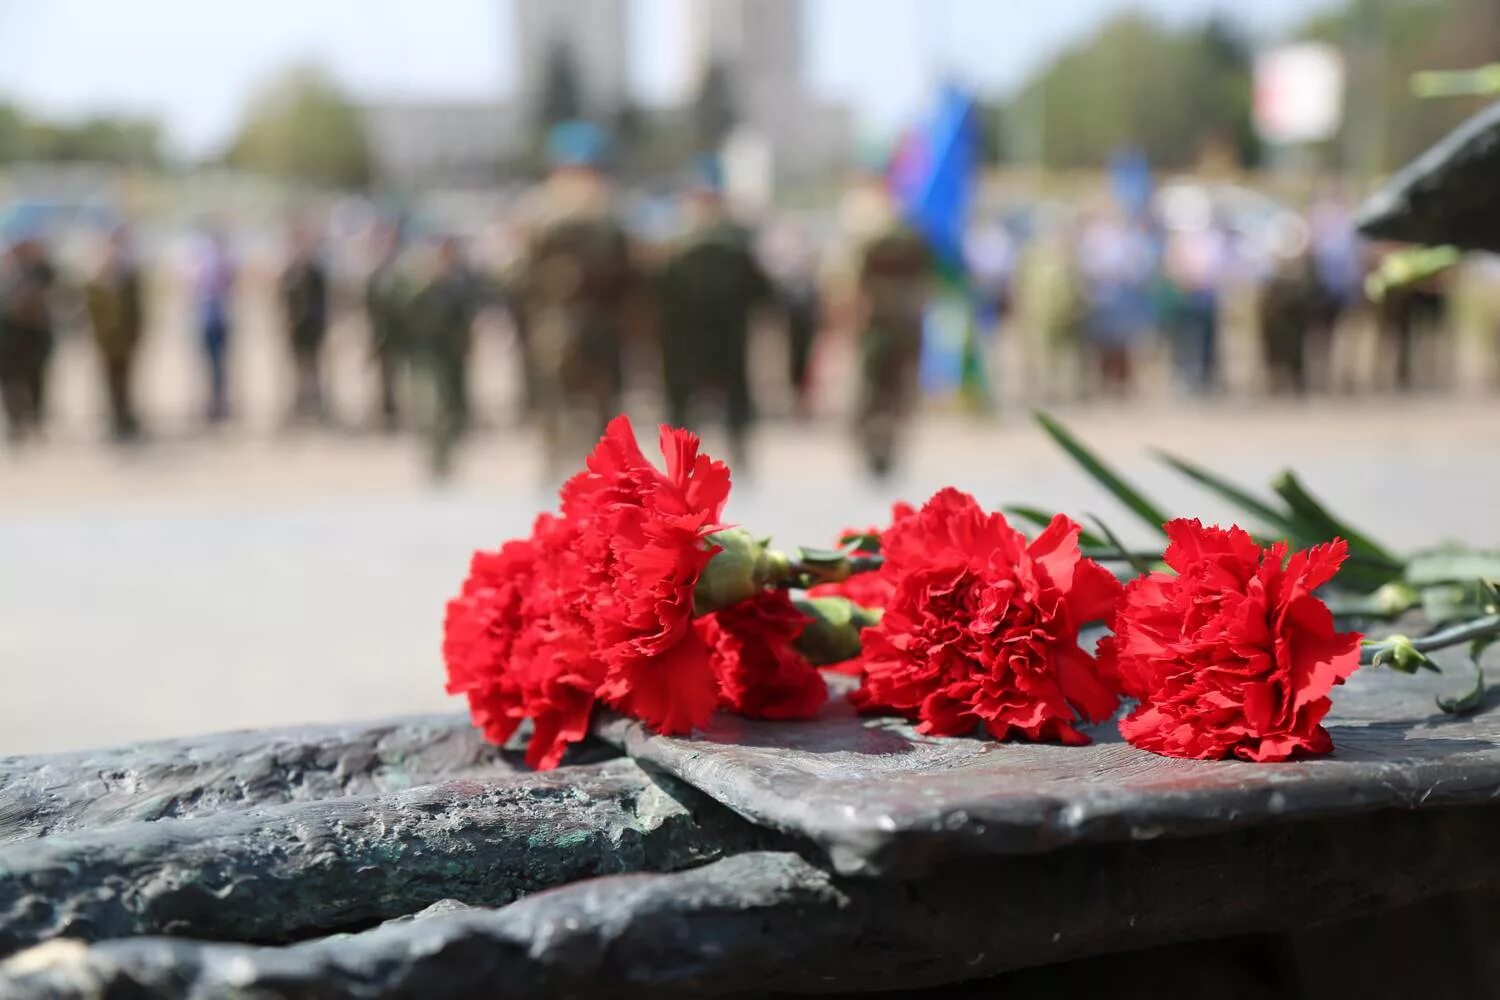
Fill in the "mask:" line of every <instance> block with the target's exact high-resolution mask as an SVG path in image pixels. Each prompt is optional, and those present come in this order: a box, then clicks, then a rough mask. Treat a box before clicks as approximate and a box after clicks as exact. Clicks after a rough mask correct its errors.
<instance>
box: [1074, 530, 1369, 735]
mask: <svg viewBox="0 0 1500 1000" xmlns="http://www.w3.org/2000/svg"><path fill="white" fill-rule="evenodd" d="M1166 531H1167V538H1168V541H1169V544H1168V546H1167V551H1166V553H1165V556H1164V558H1165V561H1166V563H1167V565H1168V566H1170V567H1171V568H1172V569H1174V570H1176V573H1175V574H1172V573H1151V574H1148V575H1146V576H1143V577H1140V578H1138V579H1136V580H1134V581H1132V582H1131V583H1130V585H1129V586H1128V587H1126V588H1125V596H1124V598H1123V599H1122V600H1121V602H1120V606H1119V610H1118V611H1117V612H1116V614H1115V619H1114V633H1115V634H1114V635H1113V636H1112V637H1111V638H1110V639H1108V640H1106V643H1105V645H1104V647H1103V648H1102V650H1101V659H1102V660H1103V661H1104V663H1105V665H1106V666H1107V668H1108V669H1110V670H1111V671H1112V672H1114V673H1116V674H1118V676H1119V679H1120V683H1121V685H1122V686H1123V687H1124V690H1125V693H1126V694H1128V695H1130V696H1131V697H1133V698H1135V699H1137V700H1138V701H1139V705H1138V706H1137V707H1136V708H1135V710H1134V711H1132V712H1131V713H1130V714H1129V715H1128V716H1127V717H1126V718H1125V719H1123V720H1121V722H1120V732H1121V733H1122V734H1123V735H1124V736H1125V738H1126V739H1127V740H1129V741H1130V742H1131V743H1133V744H1134V745H1136V746H1138V747H1141V748H1142V749H1145V750H1153V751H1155V752H1157V753H1161V754H1166V755H1168V756H1172V757H1197V758H1213V759H1217V758H1223V757H1228V756H1231V755H1233V756H1236V757H1242V758H1244V759H1246V760H1255V761H1274V760H1286V759H1287V758H1289V757H1291V756H1293V755H1295V754H1319V753H1327V752H1328V751H1329V750H1331V749H1333V741H1332V739H1331V738H1330V737H1329V735H1328V731H1327V730H1326V729H1324V728H1323V726H1322V725H1321V722H1322V719H1323V716H1324V715H1326V714H1327V713H1328V708H1329V705H1330V704H1331V703H1330V701H1329V698H1328V692H1329V691H1330V690H1332V688H1333V686H1334V685H1335V684H1342V683H1343V682H1344V679H1345V678H1346V677H1348V676H1349V675H1350V674H1352V673H1354V671H1355V670H1356V669H1357V668H1358V667H1359V644H1360V635H1359V633H1357V632H1335V631H1334V629H1333V615H1332V614H1331V613H1330V612H1329V610H1328V606H1327V605H1325V604H1324V603H1323V602H1322V601H1321V600H1319V599H1318V597H1317V595H1316V594H1315V593H1314V591H1316V590H1317V588H1319V587H1321V586H1322V585H1323V584H1325V583H1327V582H1328V581H1329V580H1331V579H1333V577H1334V575H1335V574H1336V573H1337V572H1338V570H1339V566H1340V565H1341V564H1342V563H1343V561H1344V557H1345V556H1346V555H1347V554H1348V545H1347V544H1346V543H1345V542H1344V541H1342V540H1339V539H1336V540H1334V541H1333V542H1330V543H1328V544H1324V545H1314V546H1312V547H1311V548H1309V549H1306V550H1304V551H1302V552H1297V553H1295V554H1294V555H1292V557H1291V558H1290V559H1288V558H1287V555H1286V553H1287V546H1286V545H1285V543H1280V542H1278V543H1276V544H1274V545H1271V546H1269V547H1267V548H1264V549H1262V548H1261V547H1260V546H1258V545H1256V544H1255V541H1254V539H1252V538H1251V537H1250V536H1249V535H1248V534H1246V533H1245V532H1244V531H1242V530H1241V529H1240V528H1238V527H1231V528H1228V529H1222V528H1218V527H1212V528H1205V527H1204V526H1203V525H1202V524H1200V523H1199V522H1198V521H1196V520H1186V519H1182V520H1176V521H1170V522H1168V523H1167V525H1166Z"/></svg>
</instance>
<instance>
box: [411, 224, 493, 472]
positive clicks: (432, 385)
mask: <svg viewBox="0 0 1500 1000" xmlns="http://www.w3.org/2000/svg"><path fill="white" fill-rule="evenodd" d="M480 299H481V289H480V285H479V281H478V279H477V278H476V277H475V275H474V273H473V272H472V271H471V270H470V269H469V266H468V264H467V263H466V262H465V261H464V256H463V249H462V247H461V246H460V244H459V241H458V240H457V239H456V238H454V237H451V236H450V237H447V238H445V239H444V240H443V241H442V242H441V243H440V244H439V245H438V248H437V254H436V260H435V262H434V266H433V270H432V273H431V275H430V277H429V278H428V280H427V281H426V282H425V283H424V284H423V285H422V287H421V289H420V290H419V291H418V292H417V293H416V295H415V297H414V298H413V300H412V302H411V311H410V317H411V319H410V332H411V349H412V360H413V361H414V363H415V366H416V371H417V374H418V376H419V377H420V380H421V384H422V386H423V388H424V389H425V393H424V395H425V402H426V406H425V408H424V409H425V414H424V421H423V422H424V425H425V430H426V436H427V441H428V449H429V450H428V456H429V460H430V463H431V469H432V474H433V476H434V477H436V478H439V479H441V478H445V477H446V476H447V475H448V474H449V473H450V472H451V471H452V469H453V451H454V448H455V446H456V445H457V444H458V441H459V439H460V438H461V437H462V436H463V434H464V432H465V431H466V430H467V429H468V426H469V383H468V377H469V350H470V347H471V345H472V341H473V326H474V318H475V316H476V315H477V314H478V312H479V307H480Z"/></svg>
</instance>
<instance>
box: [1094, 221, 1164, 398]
mask: <svg viewBox="0 0 1500 1000" xmlns="http://www.w3.org/2000/svg"><path fill="white" fill-rule="evenodd" d="M1077 255H1078V258H1077V266H1078V273H1079V277H1080V279H1081V281H1082V285H1083V291H1084V300H1085V302H1086V303H1087V305H1086V309H1087V313H1086V318H1085V320H1084V329H1085V331H1086V333H1087V335H1088V342H1089V347H1090V348H1091V350H1092V351H1093V353H1094V356H1095V358H1096V360H1097V370H1098V377H1099V380H1100V382H1101V384H1102V388H1103V390H1104V391H1105V392H1107V393H1110V394H1112V395H1115V396H1121V397H1123V396H1128V395H1130V394H1131V393H1132V392H1133V391H1134V389H1135V355H1136V353H1137V352H1138V351H1139V350H1140V349H1141V346H1142V345H1143V344H1144V343H1145V341H1146V340H1147V339H1148V338H1149V337H1150V335H1151V331H1152V327H1153V323H1154V320H1155V306H1154V303H1153V300H1152V286H1153V282H1154V279H1155V275H1156V266H1157V261H1156V250H1155V247H1154V246H1153V244H1152V241H1151V237H1150V235H1149V234H1148V233H1147V232H1146V229H1145V227H1144V226H1142V225H1141V224H1140V223H1138V222H1132V221H1131V220H1129V219H1128V218H1126V216H1125V215H1124V213H1123V212H1122V211H1119V210H1118V209H1114V210H1110V211H1106V212H1103V213H1100V214H1097V215H1096V216H1095V217H1094V218H1093V219H1092V221H1090V222H1089V223H1087V224H1086V225H1085V227H1084V230H1083V234H1082V236H1081V238H1080V239H1079V243H1078V248H1077Z"/></svg>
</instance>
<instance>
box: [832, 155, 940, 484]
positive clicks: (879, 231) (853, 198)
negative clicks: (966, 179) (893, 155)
mask: <svg viewBox="0 0 1500 1000" xmlns="http://www.w3.org/2000/svg"><path fill="white" fill-rule="evenodd" d="M841 216H842V218H841V224H842V226H843V229H844V232H845V234H846V239H847V243H848V246H849V248H850V249H851V251H852V253H851V258H850V262H849V263H850V265H851V277H852V292H853V310H854V318H855V328H856V330H857V331H858V333H857V338H858V352H859V382H860V385H859V400H858V403H857V404H856V407H855V415H854V416H855V433H856V435H857V436H858V439H859V443H860V450H861V452H862V454H863V456H864V461H865V467H866V469H867V470H868V471H869V473H870V474H871V475H872V476H874V477H875V478H877V479H883V478H885V477H886V476H888V475H890V473H891V471H892V469H893V468H894V467H895V463H896V459H897V455H898V452H899V451H900V445H901V442H902V440H903V439H904V431H905V429H906V424H907V423H908V422H909V421H910V419H911V417H912V413H913V411H914V410H915V408H916V403H917V397H918V388H919V387H918V375H919V371H920V363H921V357H922V320H923V315H924V313H925V311H926V308H927V302H928V299H929V296H930V295H931V292H932V255H931V253H930V251H929V250H928V248H927V243H926V241H925V240H924V239H923V238H922V235H921V234H920V233H919V232H917V231H916V229H914V228H913V227H912V226H911V225H910V224H908V223H907V222H906V221H905V220H904V219H902V217H901V214H900V212H899V211H898V209H897V205H896V200H895V198H894V197H892V195H891V193H890V190H889V188H888V187H887V185H886V181H885V177H884V176H883V174H882V173H880V172H878V171H877V170H874V169H866V170H864V171H862V172H861V173H859V174H858V175H856V177H855V179H854V181H853V185H852V187H851V188H850V190H849V192H848V193H847V195H846V196H845V199H844V203H843V205H842V207H841Z"/></svg>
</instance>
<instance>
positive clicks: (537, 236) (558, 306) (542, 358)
mask: <svg viewBox="0 0 1500 1000" xmlns="http://www.w3.org/2000/svg"><path fill="white" fill-rule="evenodd" d="M548 145H549V155H550V157H551V159H552V163H553V170H552V173H551V174H550V175H549V176H548V178H547V180H546V181H545V183H544V184H543V185H542V186H541V188H540V189H539V190H538V191H537V192H535V194H534V195H533V197H532V198H531V200H530V202H529V204H527V205H526V206H525V208H524V211H523V218H524V220H525V221H524V226H525V230H526V233H525V242H526V251H525V259H524V261H523V262H522V267H521V274H520V276H519V280H518V281H517V288H516V292H517V298H518V307H519V308H520V309H521V310H522V311H523V316H524V328H525V331H526V339H527V345H528V348H529V353H530V358H531V364H532V371H533V378H534V379H535V392H534V396H533V398H534V401H535V406H536V413H537V417H538V418H539V420H540V421H541V428H542V439H543V447H544V449H545V450H544V457H545V459H546V461H547V463H548V471H549V474H551V473H554V472H556V471H557V470H558V469H559V468H561V467H565V466H566V465H567V464H568V463H569V461H570V459H571V457H572V456H573V455H574V454H575V453H581V452H582V451H583V450H585V449H586V447H587V445H588V443H589V442H591V441H592V440H594V439H595V438H597V437H598V435H599V434H600V433H601V432H602V431H603V429H604V425H605V424H606V423H607V422H608V421H609V419H610V418H611V417H613V416H614V415H615V414H616V413H617V412H618V411H619V408H620V391H621V381H622V340H623V336H624V334H623V321H624V316H623V314H624V311H625V309H626V306H627V303H628V300H629V297H630V295H631V292H632V287H633V284H634V272H633V267H632V263H631V258H630V247H629V243H628V241H627V239H626V236H625V231H624V229H623V228H621V226H620V223H619V222H618V221H617V219H616V216H615V208H614V199H613V196H612V194H611V192H610V190H609V186H608V184H607V181H606V178H605V175H604V171H603V164H604V155H605V148H606V144H605V138H604V135H603V133H602V132H601V131H600V130H599V129H598V128H596V127H595V126H593V125H590V124H589V123H587V122H567V123H564V124H563V125H559V126H558V127H557V128H556V129H554V130H553V134H552V136H551V137H550V140H549V144H548Z"/></svg>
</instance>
